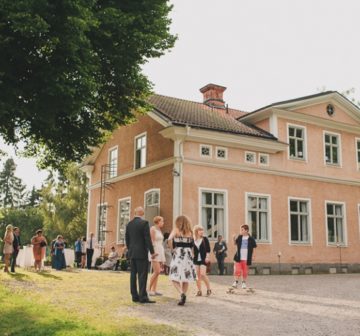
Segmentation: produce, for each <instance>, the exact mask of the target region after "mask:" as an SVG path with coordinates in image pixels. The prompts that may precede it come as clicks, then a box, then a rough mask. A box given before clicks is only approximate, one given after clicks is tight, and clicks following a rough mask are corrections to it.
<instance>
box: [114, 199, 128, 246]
mask: <svg viewBox="0 0 360 336" xmlns="http://www.w3.org/2000/svg"><path fill="white" fill-rule="evenodd" d="M130 207H131V200H130V197H128V198H124V199H121V200H119V203H118V227H117V242H118V243H119V244H124V243H125V229H126V225H127V223H129V221H130Z"/></svg>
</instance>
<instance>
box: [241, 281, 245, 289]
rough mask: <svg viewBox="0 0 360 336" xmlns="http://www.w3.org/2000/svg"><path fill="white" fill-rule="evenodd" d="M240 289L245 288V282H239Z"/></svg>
mask: <svg viewBox="0 0 360 336" xmlns="http://www.w3.org/2000/svg"><path fill="white" fill-rule="evenodd" d="M241 288H243V289H245V288H246V282H245V281H242V282H241Z"/></svg>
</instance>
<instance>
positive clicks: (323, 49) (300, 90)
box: [0, 0, 360, 188]
mask: <svg viewBox="0 0 360 336" xmlns="http://www.w3.org/2000/svg"><path fill="white" fill-rule="evenodd" d="M170 2H171V3H172V4H173V5H174V8H173V10H172V13H171V15H170V16H171V18H172V24H171V32H172V33H173V34H176V35H177V36H178V40H177V42H176V44H175V47H174V48H173V49H172V50H171V51H170V52H167V53H166V54H165V55H164V56H162V57H161V58H159V59H153V60H150V61H149V62H148V63H147V64H146V65H145V66H144V67H143V71H144V73H145V74H146V75H147V76H148V78H149V79H150V80H151V81H152V83H153V85H154V91H155V92H156V93H158V94H163V95H167V96H172V97H177V98H182V99H187V100H193V101H198V102H201V101H202V94H201V93H200V92H199V89H200V88H201V87H203V86H205V85H206V84H208V83H214V84H219V85H222V86H225V87H226V88H227V90H226V91H225V92H224V100H225V102H226V103H228V104H229V107H232V108H236V109H240V110H243V111H252V110H256V109H258V108H260V107H263V106H266V105H269V104H271V103H275V102H278V101H283V100H288V99H293V98H298V97H302V96H306V95H311V94H314V93H318V92H319V91H323V90H325V89H326V90H337V91H339V92H343V91H345V90H348V89H351V88H354V89H355V93H354V97H355V98H357V99H359V100H360V74H359V65H360V44H359V40H358V37H357V36H358V34H359V32H360V20H359V19H358V15H359V13H360V1H359V0H341V1H340V0H326V1H325V0H316V1H314V0H292V1H289V0H271V1H270V0H222V1H218V0H172V1H170ZM0 147H1V148H3V149H4V147H3V145H2V144H1V143H0ZM5 150H6V149H5ZM7 151H8V152H9V151H10V150H9V149H7ZM10 154H11V155H13V154H12V153H10ZM15 162H16V163H17V165H18V167H17V175H18V176H19V177H21V178H22V179H23V180H24V182H25V183H26V184H27V185H28V186H29V188H31V186H32V185H35V186H37V187H40V185H41V182H42V181H43V180H44V179H45V177H46V176H47V173H46V172H39V171H38V170H37V168H36V166H35V160H29V159H15Z"/></svg>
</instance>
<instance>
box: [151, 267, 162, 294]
mask: <svg viewBox="0 0 360 336" xmlns="http://www.w3.org/2000/svg"><path fill="white" fill-rule="evenodd" d="M152 269H153V274H152V275H151V278H150V284H149V289H150V291H151V292H156V287H157V281H158V277H159V274H160V263H159V262H158V261H153V262H152Z"/></svg>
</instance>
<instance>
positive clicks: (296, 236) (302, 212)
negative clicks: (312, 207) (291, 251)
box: [289, 199, 310, 243]
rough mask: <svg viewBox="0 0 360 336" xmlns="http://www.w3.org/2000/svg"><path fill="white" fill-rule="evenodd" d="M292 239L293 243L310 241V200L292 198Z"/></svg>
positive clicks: (290, 205) (290, 206)
mask: <svg viewBox="0 0 360 336" xmlns="http://www.w3.org/2000/svg"><path fill="white" fill-rule="evenodd" d="M289 208H290V239H291V242H292V243H309V242H310V229H309V202H308V201H306V200H295V199H291V200H290V204H289Z"/></svg>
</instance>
